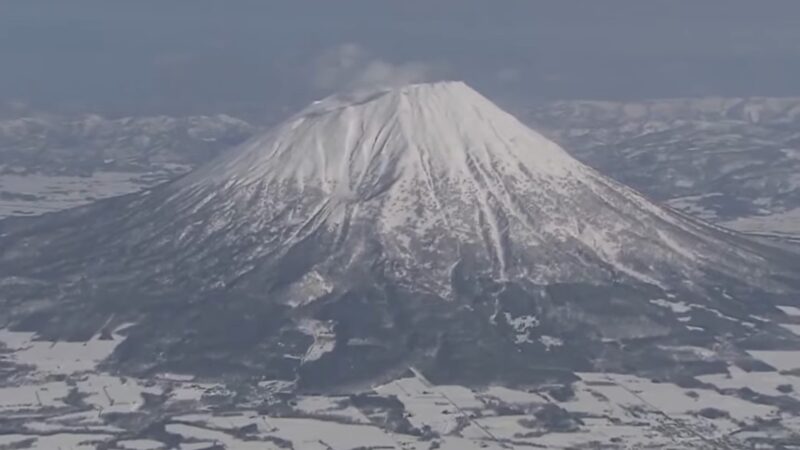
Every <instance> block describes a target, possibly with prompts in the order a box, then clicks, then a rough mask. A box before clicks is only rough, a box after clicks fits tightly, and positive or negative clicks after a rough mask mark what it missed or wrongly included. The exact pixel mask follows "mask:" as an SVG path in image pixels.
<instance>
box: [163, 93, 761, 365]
mask: <svg viewBox="0 0 800 450" xmlns="http://www.w3.org/2000/svg"><path fill="white" fill-rule="evenodd" d="M167 191H168V194H169V197H168V202H170V203H172V202H175V203H174V204H172V205H171V207H175V208H177V209H180V210H183V211H189V212H191V214H197V215H201V216H202V218H201V219H198V220H194V221H192V222H193V225H192V226H191V227H190V228H191V229H187V228H184V229H182V230H180V239H179V240H180V241H181V242H183V241H189V240H196V241H199V240H201V239H203V238H204V237H208V236H211V235H212V234H215V233H219V234H224V235H225V239H228V240H230V241H231V242H234V241H235V240H236V239H237V237H238V236H236V235H235V233H228V232H227V231H225V232H224V233H223V231H224V230H226V229H227V228H226V227H228V226H229V224H230V223H231V221H232V220H237V221H238V222H239V223H241V226H240V227H237V228H238V229H241V230H246V233H247V236H250V235H251V234H252V235H256V234H259V233H264V235H265V236H268V239H264V240H263V241H262V242H259V243H258V244H257V245H256V246H254V247H253V248H252V251H251V252H250V255H249V256H248V258H249V259H250V260H251V261H258V257H259V256H265V255H269V254H271V252H275V251H276V250H277V251H279V252H281V251H283V250H285V249H287V248H290V247H291V246H293V245H295V244H297V243H299V242H302V241H303V240H304V239H306V238H307V237H309V236H312V235H313V236H318V235H319V234H320V233H318V232H324V233H325V234H326V235H330V236H331V239H332V240H333V241H334V242H336V246H337V248H341V247H343V246H350V247H349V250H350V251H351V253H352V255H353V256H352V260H351V261H354V262H357V260H358V258H359V256H360V253H359V251H357V249H361V248H363V242H361V241H360V240H363V239H364V235H363V232H366V233H369V234H371V235H372V236H370V237H375V238H377V240H378V242H379V243H380V245H381V248H382V251H383V252H384V255H385V257H386V258H387V259H389V260H392V261H393V262H397V263H398V264H395V265H394V266H393V267H394V271H395V273H393V274H392V275H395V276H396V277H397V278H401V279H408V278H409V273H410V272H413V271H415V270H422V271H424V273H425V275H424V276H421V277H420V276H418V277H416V278H415V279H414V280H415V281H414V283H415V284H416V285H417V286H416V287H417V288H419V289H420V290H423V291H427V292H432V293H434V294H436V295H438V296H440V297H442V298H446V299H450V298H452V295H453V293H452V286H451V283H450V279H451V274H452V270H453V267H455V266H456V265H457V264H458V261H460V260H461V256H462V255H461V254H460V253H459V252H461V251H468V252H472V253H474V254H473V255H470V256H474V258H473V259H474V261H475V264H474V266H475V267H474V271H476V272H484V273H486V274H487V275H491V276H493V278H494V279H496V280H500V281H506V280H515V279H521V278H525V279H527V280H528V281H531V282H533V283H536V284H546V283H552V282H567V281H573V280H574V279H575V276H576V274H580V275H581V276H582V279H583V280H584V281H586V282H597V281H601V280H608V279H609V278H610V277H615V278H616V277H619V276H621V277H623V278H633V279H636V280H639V281H642V282H644V283H648V284H652V285H656V286H665V280H675V279H684V278H685V279H692V278H695V277H696V276H697V273H698V270H697V269H698V266H702V265H703V264H705V263H706V262H707V261H713V263H714V264H715V270H718V271H720V272H722V273H726V274H728V275H730V276H733V277H736V278H739V279H743V280H764V279H765V277H762V276H761V275H762V271H765V270H767V269H766V266H764V268H761V269H757V270H749V269H745V268H746V267H748V266H750V265H752V264H761V263H763V261H762V260H761V259H760V258H758V257H757V256H756V255H754V254H750V253H747V252H746V251H742V250H740V249H738V248H737V247H733V246H731V245H729V243H728V242H726V241H724V239H721V237H720V235H719V234H715V233H711V231H712V230H711V229H708V228H706V227H704V226H702V225H698V224H696V223H689V222H687V221H686V220H684V219H683V218H682V217H680V216H678V215H676V214H674V213H673V212H672V211H670V210H665V209H663V208H660V207H658V206H656V205H654V204H652V203H650V202H649V201H648V200H647V199H645V198H644V197H642V196H641V195H639V194H638V193H636V192H634V191H632V190H630V189H628V188H626V187H624V186H622V185H620V184H618V183H616V182H614V181H611V180H609V179H607V178H605V177H603V176H602V175H600V174H599V173H597V172H596V171H594V170H592V169H591V168H589V167H587V166H585V165H583V164H581V163H580V162H578V161H577V160H575V159H574V158H572V157H571V156H569V155H568V154H567V153H566V152H565V151H564V150H563V149H561V148H560V147H559V146H558V145H557V144H555V143H553V142H552V141H549V140H548V139H546V138H544V137H543V136H542V135H541V134H539V133H537V132H535V131H533V130H531V129H529V128H528V127H526V126H525V125H523V124H522V123H520V122H519V121H518V120H517V119H516V118H514V117H513V116H511V115H510V114H508V113H506V112H504V111H502V110H501V109H500V108H498V107H497V106H495V105H494V104H492V103H491V102H490V101H489V100H487V99H486V98H485V97H483V96H482V95H480V94H479V93H477V92H476V91H474V90H473V89H471V88H470V87H469V86H467V85H465V84H464V83H461V82H440V83H429V84H415V85H409V86H404V87H399V88H390V89H383V90H377V91H368V92H355V93H351V94H347V95H339V96H334V97H331V98H327V99H324V100H321V101H318V102H315V103H314V104H312V105H311V106H309V107H308V108H306V109H305V110H303V111H301V112H299V113H298V114H297V115H295V116H293V117H291V118H290V119H288V120H287V121H285V122H284V123H282V124H280V125H279V126H277V127H276V128H275V129H273V130H271V131H269V132H266V133H264V134H261V135H259V136H256V137H254V138H253V139H251V140H250V141H248V142H246V143H244V144H242V145H240V146H239V147H237V148H236V149H233V150H231V151H230V152H227V153H226V154H224V155H222V156H221V157H219V158H218V159H216V160H215V161H212V162H211V163H209V164H208V165H207V166H205V167H203V168H201V169H198V170H197V171H195V172H193V173H191V174H189V175H188V176H186V177H184V178H182V179H180V180H178V181H177V182H176V183H173V184H172V185H170V186H169V187H168V188H167ZM204 211H207V212H208V213H209V215H203V214H202V212H204ZM354 229H358V230H359V231H361V233H358V234H355V235H354V233H352V231H353V230H354ZM281 249H283V250H281ZM701 249H702V252H701V251H700V250H701ZM578 250H580V251H578ZM578 253H579V254H585V255H586V256H585V257H581V258H577V257H576V256H575V255H576V254H578ZM431 254H436V255H437V257H436V258H431V257H430V255H431ZM699 255H703V257H702V258H701V257H700V256H699ZM587 261H589V263H587ZM762 266H763V265H762ZM656 267H659V269H656ZM664 267H669V270H668V271H665V270H663V268H664ZM250 268H251V267H250V266H247V265H245V266H243V267H242V269H241V271H240V272H238V273H237V275H238V274H240V273H246V272H247V271H248V270H250ZM667 272H672V273H667ZM327 276H328V273H326V272H325V271H324V270H323V269H321V268H320V267H319V266H315V267H314V268H312V269H309V271H308V272H306V273H304V274H303V276H302V277H301V278H300V279H298V280H297V281H295V282H294V283H293V284H292V285H290V286H288V287H287V291H286V295H285V298H286V299H288V300H287V302H289V304H290V305H291V306H293V307H296V308H299V307H302V306H305V305H307V304H308V303H310V302H314V301H315V300H317V299H319V298H321V297H323V296H325V295H326V294H328V293H330V292H331V291H332V289H333V284H332V283H333V282H335V280H333V279H329V278H326V277H327ZM222 282H223V281H222V280H220V283H222ZM669 282H673V281H669ZM518 339H520V340H521V341H524V340H525V337H524V336H521V333H520V336H518ZM312 356H316V354H312Z"/></svg>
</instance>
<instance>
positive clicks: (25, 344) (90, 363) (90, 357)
mask: <svg viewBox="0 0 800 450" xmlns="http://www.w3.org/2000/svg"><path fill="white" fill-rule="evenodd" d="M124 326H127V324H126V325H124ZM120 328H121V327H120ZM118 330H119V328H118ZM35 337H36V334H35V333H26V332H12V331H8V330H4V329H0V344H4V345H5V346H6V347H7V348H8V349H9V350H11V351H13V353H12V355H11V358H10V359H11V360H12V361H13V362H15V363H18V364H24V365H32V366H35V367H36V368H37V370H39V371H41V372H48V373H52V374H65V375H68V374H74V373H79V372H87V371H92V370H94V369H95V368H96V366H97V364H98V363H100V362H101V361H103V360H104V359H105V358H107V357H108V356H109V355H111V353H112V352H113V351H114V349H115V348H116V347H117V345H119V344H120V343H121V342H122V340H123V339H124V338H123V337H122V336H119V335H117V334H116V330H115V334H114V335H113V339H107V340H104V339H100V336H99V335H97V336H95V337H93V338H92V339H90V340H89V341H86V342H49V341H36V340H34V339H35Z"/></svg>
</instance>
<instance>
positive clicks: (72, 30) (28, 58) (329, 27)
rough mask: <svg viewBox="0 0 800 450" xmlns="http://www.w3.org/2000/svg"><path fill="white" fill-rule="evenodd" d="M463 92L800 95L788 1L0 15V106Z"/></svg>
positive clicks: (202, 2)
mask: <svg viewBox="0 0 800 450" xmlns="http://www.w3.org/2000/svg"><path fill="white" fill-rule="evenodd" d="M439 78H452V79H463V80H465V81H467V82H468V83H470V84H473V85H474V86H475V87H477V88H478V89H480V90H482V91H484V92H486V93H487V94H489V95H490V96H493V97H495V98H500V99H503V98H505V99H511V100H513V101H516V102H521V103H524V102H529V101H530V102H532V101H535V100H536V99H541V98H548V99H553V98H604V99H623V98H625V99H627V98H645V97H673V96H701V95H726V96H749V95H776V96H780V95H800V1H798V0H785V1H780V0H702V1H701V0H686V1H681V0H664V1H659V0H602V1H601V0H584V1H577V0H549V1H534V0H520V1H512V0H503V1H489V0H486V1H472V0H442V1H435V0H428V1H409V0H395V1H382V0H363V1H349V0H337V1H333V0H316V1H300V0H292V1H278V0H258V1H255V0H254V1H243V0H226V1H207V0H183V1H177V0H175V1H173V0H154V1H149V0H127V1H112V0H100V1H83V0H53V1H37V0H18V1H14V0H0V105H5V106H6V107H8V106H9V105H10V106H15V105H16V106H19V107H21V106H22V105H28V107H32V108H37V109H54V110H64V109H71V110H81V111H84V110H97V111H104V112H110V113H120V114H125V113H132V112H133V113H136V112H147V113H153V112H164V113H187V112H201V113H202V112H220V111H227V112H232V113H243V112H260V111H261V110H262V109H264V110H272V111H275V110H281V109H293V108H295V107H296V106H297V105H299V104H303V103H305V102H307V101H308V100H310V99H314V98H318V97H320V96H322V95H324V94H326V93H328V92H331V91H333V90H336V89H343V88H347V87H350V86H355V85H369V84H377V83H402V82H409V81H420V80H429V79H439Z"/></svg>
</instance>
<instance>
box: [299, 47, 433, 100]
mask: <svg viewBox="0 0 800 450" xmlns="http://www.w3.org/2000/svg"><path fill="white" fill-rule="evenodd" d="M313 70H314V76H313V84H314V86H315V87H317V88H319V89H356V88H365V87H367V88H369V87H383V86H399V85H404V84H409V83H419V82H424V81H431V80H432V79H434V78H436V77H437V75H438V74H440V73H441V72H442V67H441V65H437V64H432V63H425V62H406V63H400V64H395V63H391V62H388V61H384V60H382V59H380V58H376V57H373V56H372V55H371V54H370V53H369V52H368V51H367V50H366V49H364V48H363V47H362V46H360V45H358V44H352V43H348V44H342V45H339V46H337V47H335V48H333V49H331V50H329V51H327V52H325V53H324V54H323V55H321V56H320V57H319V58H317V59H316V61H315V62H314V67H313Z"/></svg>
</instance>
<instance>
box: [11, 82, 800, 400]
mask: <svg viewBox="0 0 800 450" xmlns="http://www.w3.org/2000/svg"><path fill="white" fill-rule="evenodd" d="M0 277H2V279H0V311H2V312H3V314H2V317H3V318H2V319H0V321H1V322H0V326H9V327H12V328H15V329H20V330H27V331H36V332H38V333H39V335H40V337H41V338H43V339H69V340H80V339H88V338H89V337H91V336H93V335H96V334H97V333H98V332H99V333H103V332H104V331H107V330H109V329H112V328H114V327H117V326H119V325H120V324H123V323H126V324H133V325H131V326H129V327H128V328H126V329H125V333H126V334H127V339H126V340H125V342H124V343H123V344H121V345H120V347H118V348H117V350H116V351H115V353H114V355H112V357H111V358H110V359H109V360H108V361H106V364H107V365H109V366H110V367H113V368H114V369H115V370H119V371H122V372H129V373H136V374H141V373H152V372H157V371H173V372H185V373H193V374H198V375H204V376H209V377H230V376H234V377H247V378H259V379H285V380H293V381H295V382H296V383H297V384H298V386H302V387H309V388H312V387H313V388H318V387H320V386H344V385H357V384H359V383H371V382H374V381H375V380H376V379H383V378H388V377H392V376H396V375H398V374H401V373H402V372H403V371H405V370H407V369H408V368H409V367H412V366H413V367H416V368H418V369H420V370H422V371H424V372H425V373H426V374H427V375H428V376H429V377H430V378H432V379H434V380H436V381H438V382H444V381H446V382H458V383H465V384H472V383H489V382H493V381H501V380H502V381H507V382H513V383H532V382H535V381H537V380H543V379H549V378H552V377H561V376H569V374H570V373H572V372H573V371H576V370H590V369H591V370H599V369H602V370H614V371H635V372H641V373H655V372H658V373H670V374H674V373H680V372H682V371H687V370H688V371H704V370H711V366H714V365H720V364H726V363H728V362H730V361H731V360H746V359H747V358H748V355H747V353H746V352H745V351H744V350H745V349H746V348H748V346H755V345H760V344H763V342H765V341H767V340H769V341H775V342H783V341H786V340H792V339H794V338H793V337H792V335H790V333H788V332H787V331H786V330H782V329H781V328H780V327H777V326H772V325H770V324H769V323H767V322H765V321H762V320H759V319H757V317H764V316H769V315H770V314H779V313H780V312H779V311H778V310H777V309H776V308H775V307H774V305H776V304H780V305H791V304H797V302H798V298H800V297H798V293H800V282H798V280H799V279H800V256H799V255H798V254H797V253H796V252H793V251H791V250H787V249H781V248H777V247H776V246H775V245H773V244H769V243H766V242H756V241H753V240H749V239H746V238H744V237H742V236H740V235H737V234H735V233H733V232H730V231H727V230H724V229H721V228H717V227H713V226H711V225H708V224H705V223H702V222H700V221H697V220H695V219H692V218H690V217H688V216H685V215H682V214H679V213H677V212H675V211H673V210H670V209H667V208H662V207H660V206H657V205H655V204H653V203H651V202H650V201H648V200H647V199H646V198H644V197H643V196H642V195H640V194H638V193H637V192H634V191H633V190H631V189H629V188H627V187H625V186H622V185H620V184H618V183H616V182H614V181H612V180H610V179H608V178H606V177H604V176H603V175H601V174H599V173H598V172H596V171H595V170H593V169H591V168H589V167H587V166H585V165H583V164H581V163H579V162H578V161H576V160H575V159H573V158H572V157H570V156H569V155H568V154H567V153H566V152H565V151H564V150H562V149H561V148H559V147H558V146H557V145H556V144H554V143H553V142H551V141H548V140H547V139H545V138H544V137H542V136H541V135H539V134H538V133H536V132H534V131H532V130H530V129H529V128H527V127H526V126H524V125H523V124H521V123H520V122H519V121H517V120H516V119H515V118H514V117H513V116H511V115H509V114H507V113H505V112H503V111H502V110H501V109H499V108H498V107H497V106H495V105H494V104H493V103H491V102H490V101H489V100H487V99H486V98H484V97H483V96H481V95H480V94H479V93H477V92H476V91H474V90H473V89H471V88H470V87H468V86H467V85H465V84H463V83H460V82H441V83H433V84H417V85H410V86H405V87H401V88H393V89H383V90H378V91H370V92H359V93H350V94H347V95H339V96H334V97H330V98H327V99H325V100H322V101H319V102H316V103H314V104H312V105H311V106H309V107H308V108H306V109H305V110H303V111H301V112H300V113H298V114H297V115H295V116H293V117H291V118H289V119H288V120H287V121H285V122H284V123H282V124H281V125H279V126H278V127H276V128H275V129H274V130H272V131H270V132H267V133H265V134H263V135H261V136H258V137H256V138H254V139H252V140H250V141H248V142H247V143H245V144H243V145H241V146H240V147H238V148H235V149H232V150H231V151H229V152H227V153H225V154H224V155H223V156H222V157H220V158H218V159H217V160H215V161H212V162H211V163H209V164H208V165H206V166H204V167H202V168H200V169H198V170H196V171H195V172H192V173H190V174H188V175H187V176H184V177H183V178H180V179H178V180H176V181H173V182H171V183H168V184H165V185H161V186H158V187H156V188H154V189H151V190H148V191H144V192H140V193H136V194H131V195H128V196H123V197H117V198H113V199H108V200H104V201H99V202H97V203H94V204H91V205H87V206H84V207H79V208H76V209H72V210H67V211H62V212H58V213H52V214H46V215H43V216H40V217H35V218H13V219H7V220H4V221H2V222H0ZM718 344H719V345H722V346H724V348H725V349H726V350H725V352H720V356H719V358H711V359H709V358H707V357H706V358H703V359H697V360H688V361H686V360H683V361H681V363H680V367H678V363H676V358H675V354H674V352H673V351H672V350H670V349H672V348H677V347H680V346H686V345H695V346H697V345H704V346H714V345H718Z"/></svg>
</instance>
